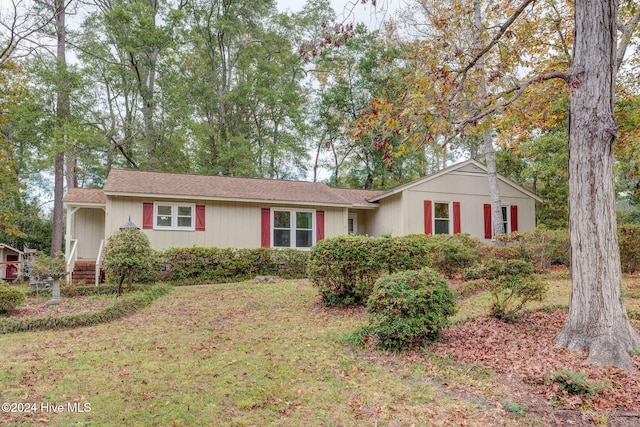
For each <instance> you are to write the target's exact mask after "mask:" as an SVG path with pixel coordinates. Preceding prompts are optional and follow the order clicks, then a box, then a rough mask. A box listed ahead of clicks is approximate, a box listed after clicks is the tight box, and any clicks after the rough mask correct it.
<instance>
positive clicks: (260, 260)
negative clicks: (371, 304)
mask: <svg viewBox="0 0 640 427" xmlns="http://www.w3.org/2000/svg"><path fill="white" fill-rule="evenodd" d="M162 256H163V260H164V263H165V265H166V266H167V274H166V277H165V280H170V281H171V282H180V283H189V284H193V283H207V282H218V283H223V282H235V281H242V280H247V279H251V278H254V277H255V276H259V275H271V276H278V277H282V278H286V279H296V278H303V277H305V275H306V268H307V258H308V256H309V253H308V252H306V251H300V250H296V249H270V248H260V249H230V248H229V249H220V248H198V247H196V248H172V249H168V250H167V251H165V252H164V253H163V255H162Z"/></svg>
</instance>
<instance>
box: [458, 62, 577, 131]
mask: <svg viewBox="0 0 640 427" xmlns="http://www.w3.org/2000/svg"><path fill="white" fill-rule="evenodd" d="M552 79H561V80H564V81H566V82H567V83H569V84H571V83H572V78H571V75H570V74H569V73H565V72H560V71H554V72H551V73H547V74H542V75H540V76H535V77H532V78H530V79H529V80H525V81H524V82H521V83H520V84H517V85H515V86H513V87H512V88H510V89H508V90H506V91H504V92H501V93H499V94H496V95H494V96H492V97H491V98H490V99H488V100H487V103H486V105H487V106H489V105H491V104H493V103H494V101H495V100H496V99H504V98H505V97H506V96H509V95H511V97H510V98H509V99H506V100H505V101H504V102H498V103H495V104H493V106H491V107H488V108H483V109H481V112H480V113H478V114H475V115H473V116H470V117H467V118H465V119H464V120H462V121H460V122H456V125H457V126H456V132H454V133H456V134H457V133H459V132H460V131H462V129H463V128H464V127H466V126H467V125H470V124H473V123H476V122H478V121H480V120H482V119H483V118H485V117H487V116H490V115H491V114H493V113H495V112H496V111H499V110H502V109H503V108H505V107H507V106H509V105H511V104H512V103H513V102H515V101H516V100H517V99H518V98H520V96H521V95H522V94H523V93H524V91H525V90H526V89H527V88H528V87H529V86H531V85H533V84H536V83H542V82H545V81H547V80H552Z"/></svg>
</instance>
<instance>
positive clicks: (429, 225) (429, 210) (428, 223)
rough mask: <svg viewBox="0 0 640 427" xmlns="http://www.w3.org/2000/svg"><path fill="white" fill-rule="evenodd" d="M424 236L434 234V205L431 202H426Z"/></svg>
mask: <svg viewBox="0 0 640 427" xmlns="http://www.w3.org/2000/svg"><path fill="white" fill-rule="evenodd" d="M424 234H433V204H432V203H431V200H425V201H424Z"/></svg>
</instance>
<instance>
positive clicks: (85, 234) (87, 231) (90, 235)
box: [70, 208, 105, 259]
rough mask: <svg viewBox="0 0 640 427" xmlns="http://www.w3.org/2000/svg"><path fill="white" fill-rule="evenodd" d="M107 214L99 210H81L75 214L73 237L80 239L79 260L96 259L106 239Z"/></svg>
mask: <svg viewBox="0 0 640 427" xmlns="http://www.w3.org/2000/svg"><path fill="white" fill-rule="evenodd" d="M104 225H105V214H104V211H103V210H102V209H98V208H93V209H90V208H81V209H78V210H77V211H76V212H75V213H74V221H73V222H72V229H71V232H70V234H71V236H72V237H73V238H74V239H78V249H77V250H78V258H79V259H96V257H97V256H98V250H99V248H100V241H101V240H102V239H104Z"/></svg>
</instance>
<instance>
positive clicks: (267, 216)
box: [261, 208, 271, 248]
mask: <svg viewBox="0 0 640 427" xmlns="http://www.w3.org/2000/svg"><path fill="white" fill-rule="evenodd" d="M261 222H262V231H261V246H262V247H263V248H270V247H271V209H269V208H262V221H261Z"/></svg>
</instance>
